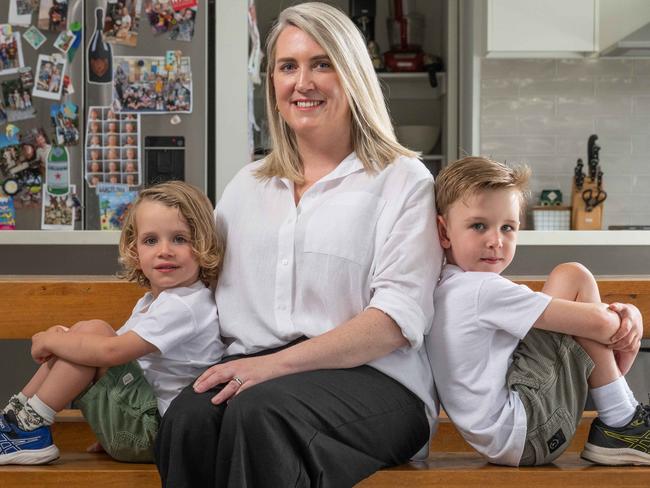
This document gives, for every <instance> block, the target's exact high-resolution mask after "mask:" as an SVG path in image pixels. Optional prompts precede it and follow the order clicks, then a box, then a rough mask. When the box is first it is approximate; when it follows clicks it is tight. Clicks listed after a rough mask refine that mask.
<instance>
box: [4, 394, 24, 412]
mask: <svg viewBox="0 0 650 488" xmlns="http://www.w3.org/2000/svg"><path fill="white" fill-rule="evenodd" d="M25 403H27V397H26V396H25V395H23V392H22V391H19V392H18V393H16V394H15V395H11V398H10V399H9V402H8V403H7V405H5V408H3V409H2V412H0V413H3V414H4V413H8V412H13V413H14V414H16V413H17V412H18V411H20V410H22V409H23V407H24V406H25Z"/></svg>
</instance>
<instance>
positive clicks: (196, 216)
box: [119, 181, 225, 288]
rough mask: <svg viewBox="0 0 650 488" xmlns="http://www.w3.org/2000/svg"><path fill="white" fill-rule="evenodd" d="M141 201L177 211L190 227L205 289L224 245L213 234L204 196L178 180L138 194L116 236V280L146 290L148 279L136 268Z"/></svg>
mask: <svg viewBox="0 0 650 488" xmlns="http://www.w3.org/2000/svg"><path fill="white" fill-rule="evenodd" d="M142 202H158V203H162V204H163V205H165V206H167V207H170V208H176V209H178V211H179V213H180V214H181V216H182V218H183V219H185V222H186V223H187V225H188V227H189V228H190V239H191V242H190V245H191V246H192V254H193V255H194V257H195V258H196V260H197V261H198V263H199V279H200V280H201V281H202V282H203V283H204V284H205V285H206V286H208V285H209V284H210V282H212V281H214V280H216V279H217V277H218V275H219V270H220V267H221V262H222V260H223V254H224V248H225V246H224V243H223V241H222V239H221V237H220V236H219V235H218V234H217V228H216V224H215V221H214V215H213V212H212V203H211V202H210V200H209V199H208V197H207V196H205V194H204V193H203V192H202V191H201V190H199V189H198V188H196V187H195V186H192V185H190V184H187V183H184V182H182V181H168V182H165V183H159V184H157V185H154V186H151V187H149V188H146V189H144V190H142V191H141V192H140V194H139V195H138V198H137V199H136V200H135V202H134V203H133V205H132V206H131V208H130V209H129V211H128V212H127V215H126V219H125V220H124V225H123V227H122V234H121V235H120V264H121V265H122V267H123V271H122V272H121V273H120V275H119V276H120V277H121V278H124V279H127V280H129V281H136V282H137V283H138V284H139V285H141V286H144V287H146V288H150V287H151V284H150V283H149V279H148V278H147V277H146V276H145V275H144V273H143V272H142V270H141V269H139V260H138V250H137V244H138V229H137V226H136V214H137V211H138V206H139V205H140V204H141V203H142Z"/></svg>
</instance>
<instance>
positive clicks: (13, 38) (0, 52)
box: [0, 24, 25, 75]
mask: <svg viewBox="0 0 650 488" xmlns="http://www.w3.org/2000/svg"><path fill="white" fill-rule="evenodd" d="M23 66H25V62H24V60H23V46H22V43H21V41H20V32H18V31H14V30H13V29H12V28H11V26H10V25H9V24H0V75H10V74H12V73H17V72H18V70H19V69H20V68H22V67H23Z"/></svg>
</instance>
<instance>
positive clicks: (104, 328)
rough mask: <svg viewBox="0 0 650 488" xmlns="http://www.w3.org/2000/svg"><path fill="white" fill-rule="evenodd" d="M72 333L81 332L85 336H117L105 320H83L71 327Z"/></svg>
mask: <svg viewBox="0 0 650 488" xmlns="http://www.w3.org/2000/svg"><path fill="white" fill-rule="evenodd" d="M70 331H71V332H81V333H85V334H98V335H107V336H110V335H115V331H114V330H113V328H112V327H111V326H110V325H109V324H108V323H107V322H104V321H103V320H98V319H94V320H82V321H80V322H77V323H76V324H74V325H73V326H72V327H70Z"/></svg>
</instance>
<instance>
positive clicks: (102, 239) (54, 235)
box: [0, 230, 650, 246]
mask: <svg viewBox="0 0 650 488" xmlns="http://www.w3.org/2000/svg"><path fill="white" fill-rule="evenodd" d="M119 239H120V233H119V232H118V231H100V230H84V231H46V230H14V231H2V232H0V245H20V246H24V245H103V246H113V245H117V244H118V242H119ZM518 245H519V246H650V231H645V230H616V231H607V230H600V231H599V230H589V231H586V230H581V231H577V230H562V231H534V230H522V231H521V232H519V243H518Z"/></svg>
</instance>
